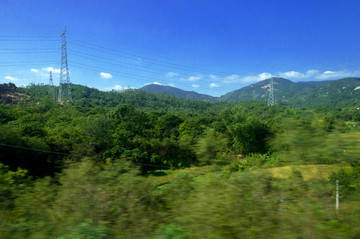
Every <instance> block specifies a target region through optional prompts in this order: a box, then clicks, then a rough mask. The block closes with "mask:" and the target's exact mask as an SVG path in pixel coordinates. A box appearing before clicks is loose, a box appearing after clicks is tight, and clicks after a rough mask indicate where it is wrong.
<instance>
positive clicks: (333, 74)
mask: <svg viewBox="0 0 360 239" xmlns="http://www.w3.org/2000/svg"><path fill="white" fill-rule="evenodd" d="M359 75H360V72H359V71H325V72H323V73H322V74H318V75H317V76H316V79H321V80H326V79H336V78H338V79H339V78H344V77H353V76H359Z"/></svg>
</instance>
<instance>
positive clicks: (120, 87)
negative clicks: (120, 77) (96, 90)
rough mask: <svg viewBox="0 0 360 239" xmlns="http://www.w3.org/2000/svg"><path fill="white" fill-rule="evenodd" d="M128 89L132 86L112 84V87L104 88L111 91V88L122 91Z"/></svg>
mask: <svg viewBox="0 0 360 239" xmlns="http://www.w3.org/2000/svg"><path fill="white" fill-rule="evenodd" d="M128 89H133V87H128V86H121V85H114V86H112V87H107V88H105V90H107V91H111V90H116V91H122V90H128Z"/></svg>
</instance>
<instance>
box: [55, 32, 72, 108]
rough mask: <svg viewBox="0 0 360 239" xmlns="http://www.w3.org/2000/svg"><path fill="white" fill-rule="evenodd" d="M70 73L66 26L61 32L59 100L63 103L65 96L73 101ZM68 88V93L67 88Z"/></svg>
mask: <svg viewBox="0 0 360 239" xmlns="http://www.w3.org/2000/svg"><path fill="white" fill-rule="evenodd" d="M70 85H71V83H70V73H69V65H68V59H67V46H66V28H65V29H64V30H63V31H62V32H61V66H60V82H59V95H58V102H59V103H62V102H63V101H64V98H67V100H68V101H69V102H70V101H72V96H71V88H70ZM66 88H67V95H66V96H65V94H64V93H65V92H64V91H65V90H66Z"/></svg>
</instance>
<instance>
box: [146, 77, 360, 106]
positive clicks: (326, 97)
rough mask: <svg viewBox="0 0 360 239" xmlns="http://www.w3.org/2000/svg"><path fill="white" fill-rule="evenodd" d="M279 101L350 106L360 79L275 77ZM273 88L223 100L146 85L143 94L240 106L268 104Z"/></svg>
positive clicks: (264, 84)
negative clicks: (158, 94) (244, 103)
mask: <svg viewBox="0 0 360 239" xmlns="http://www.w3.org/2000/svg"><path fill="white" fill-rule="evenodd" d="M273 80H274V90H275V96H276V101H277V102H278V103H279V104H283V105H293V106H301V107H335V106H351V105H355V104H357V103H358V102H359V100H358V99H359V96H358V94H360V89H358V90H355V88H356V87H358V86H360V78H344V79H339V80H324V81H307V82H293V81H290V80H288V79H285V78H278V77H274V78H273ZM269 88H270V79H267V80H263V81H260V82H257V83H255V84H251V85H248V86H245V87H242V88H240V89H237V90H234V91H231V92H229V93H227V94H225V95H222V96H220V97H212V96H209V95H205V94H199V93H196V92H194V91H185V90H181V89H178V88H175V87H170V86H162V85H155V84H152V85H147V86H144V87H142V88H140V90H143V91H147V92H153V93H159V92H161V93H167V94H169V95H172V96H174V97H177V98H185V99H192V100H206V101H212V102H215V101H221V102H239V101H246V100H259V101H266V100H267V99H268V92H269Z"/></svg>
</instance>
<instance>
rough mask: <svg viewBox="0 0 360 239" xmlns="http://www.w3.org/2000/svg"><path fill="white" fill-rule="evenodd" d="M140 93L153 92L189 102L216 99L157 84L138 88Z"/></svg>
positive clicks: (215, 98)
mask: <svg viewBox="0 0 360 239" xmlns="http://www.w3.org/2000/svg"><path fill="white" fill-rule="evenodd" d="M140 90H142V91H146V92H153V93H154V92H155V93H159V92H162V93H167V94H169V95H172V96H175V97H177V98H184V99H190V100H204V101H216V100H217V97H213V96H210V95H205V94H199V93H197V92H195V91H186V90H181V89H178V88H175V87H171V86H164V85H157V84H150V85H146V86H144V87H142V88H140Z"/></svg>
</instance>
